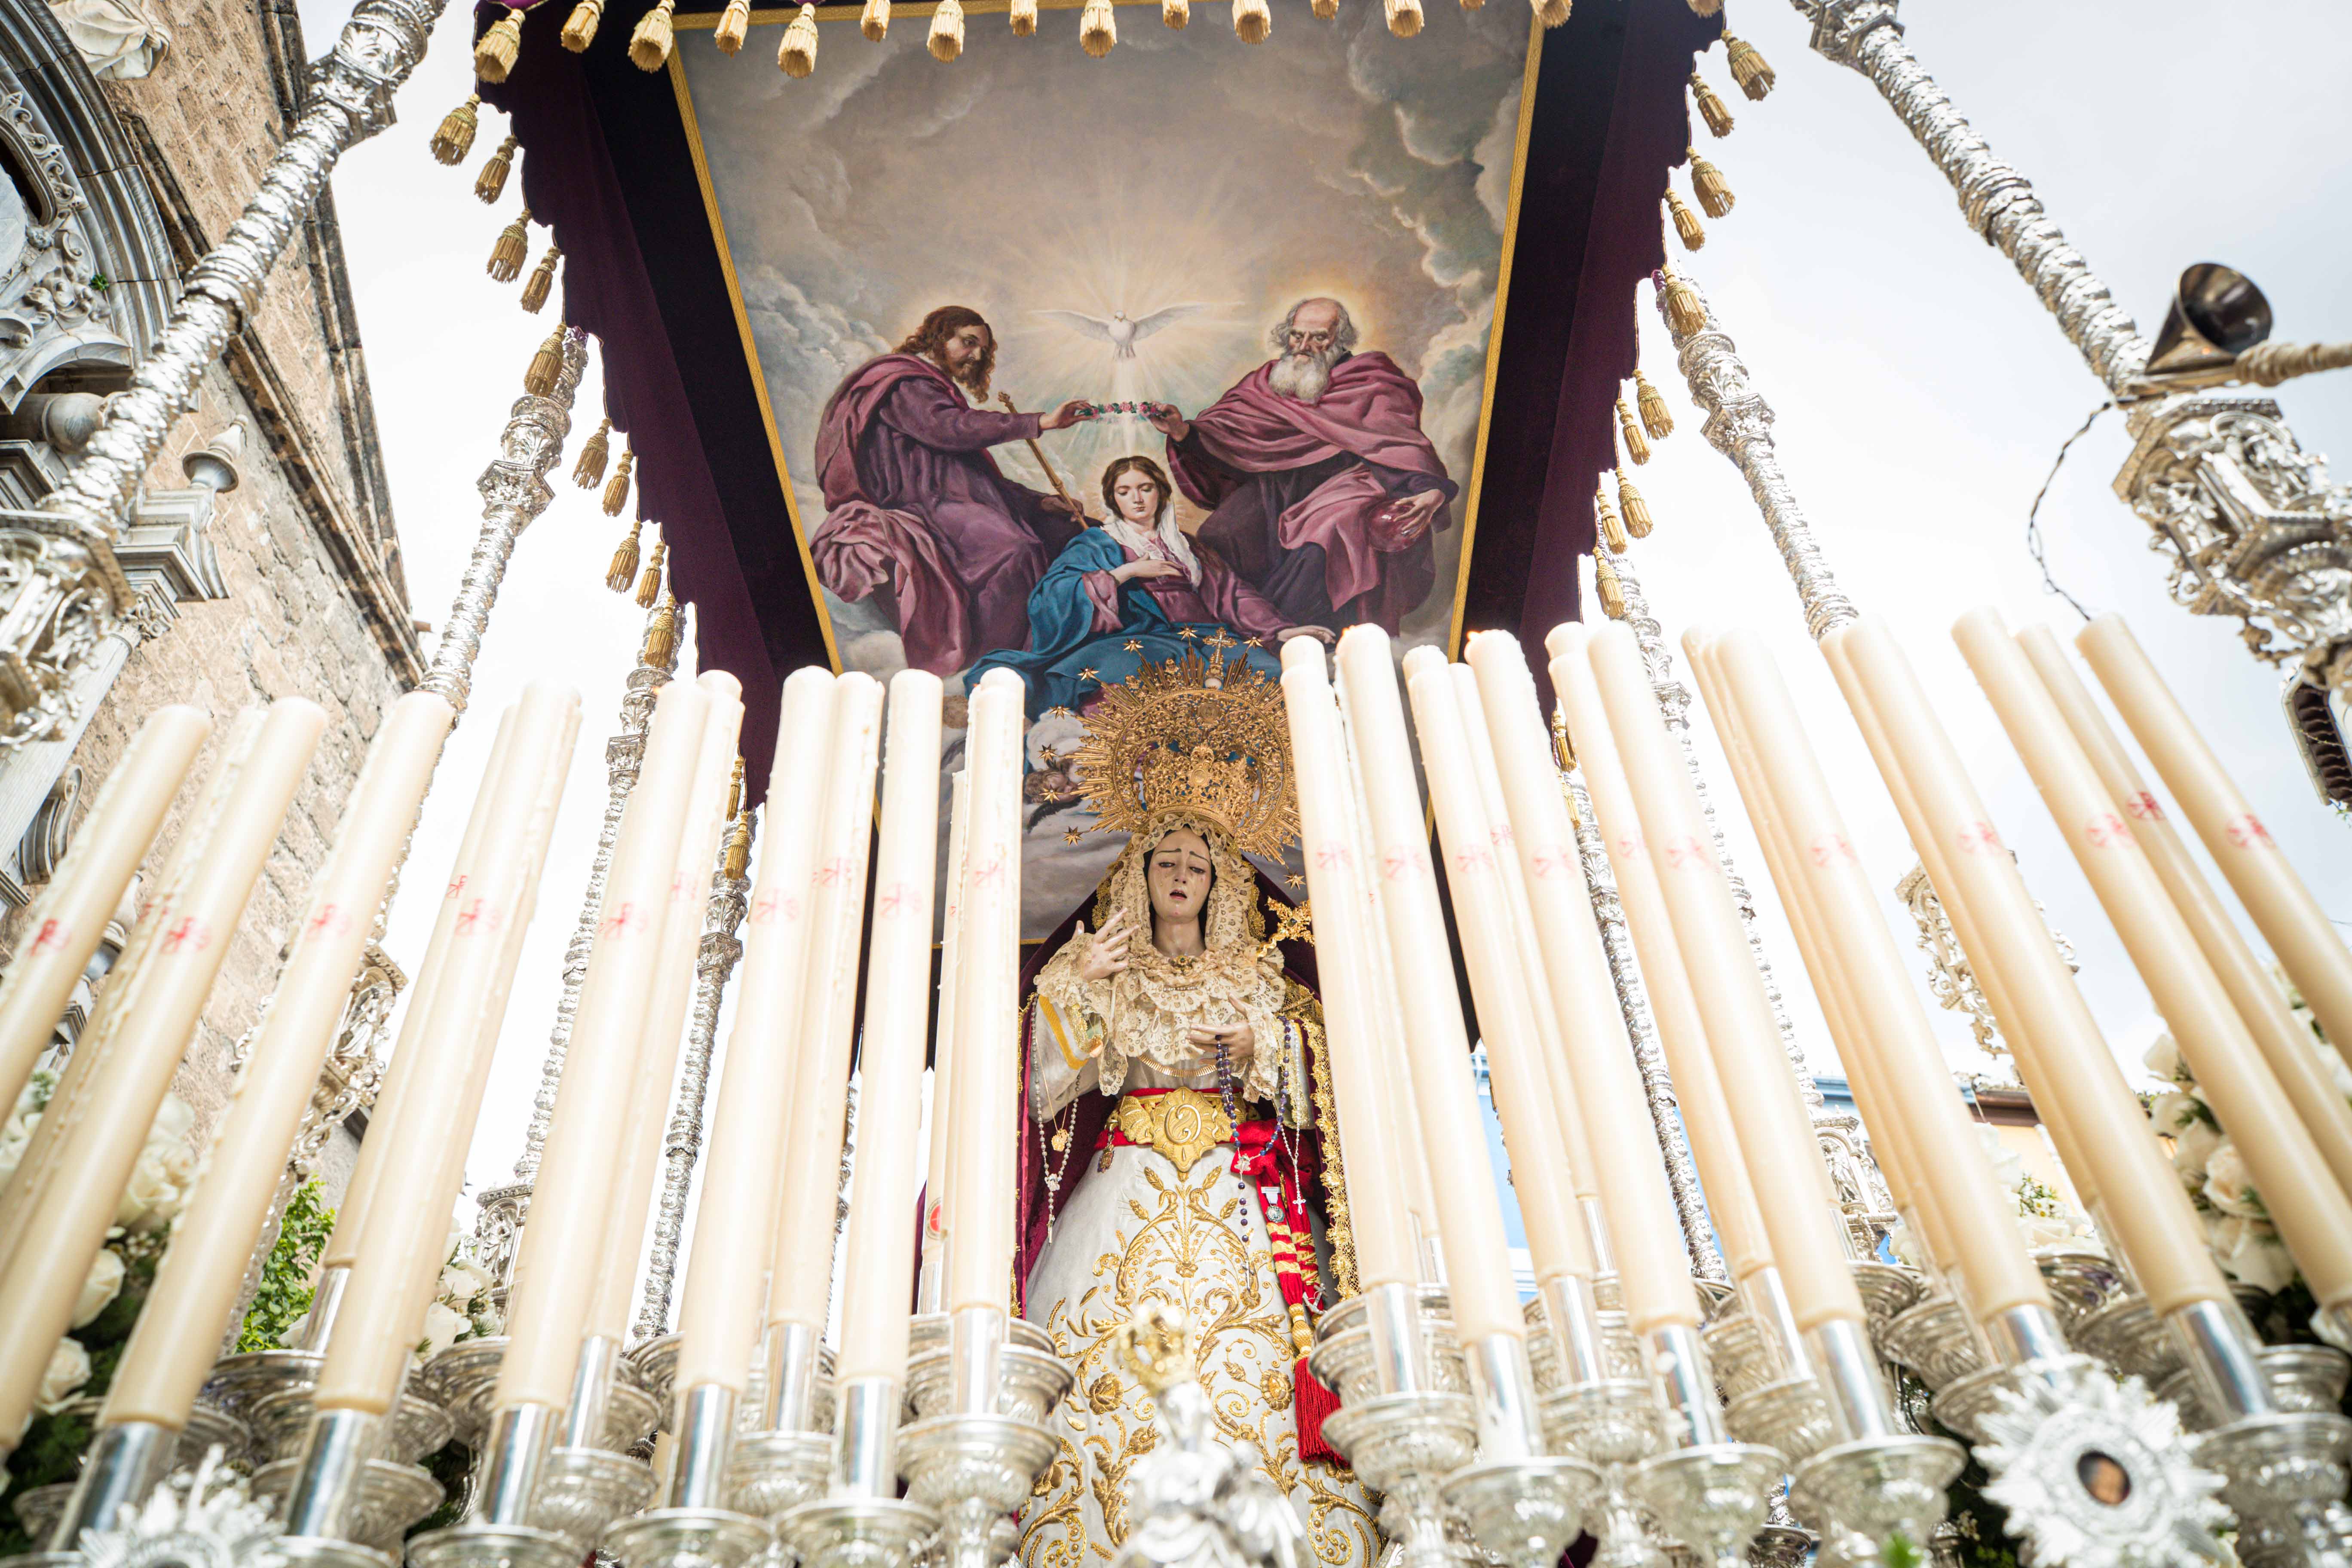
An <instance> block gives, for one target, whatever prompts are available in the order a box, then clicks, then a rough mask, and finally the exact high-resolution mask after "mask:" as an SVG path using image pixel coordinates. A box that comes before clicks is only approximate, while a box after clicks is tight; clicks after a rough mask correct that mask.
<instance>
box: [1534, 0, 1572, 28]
mask: <svg viewBox="0 0 2352 1568" xmlns="http://www.w3.org/2000/svg"><path fill="white" fill-rule="evenodd" d="M1535 7H1536V20H1537V21H1538V22H1541V23H1542V24H1543V25H1544V26H1547V27H1557V26H1559V25H1560V24H1561V23H1562V22H1565V21H1567V20H1568V0H1535Z"/></svg>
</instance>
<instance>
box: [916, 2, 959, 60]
mask: <svg viewBox="0 0 2352 1568" xmlns="http://www.w3.org/2000/svg"><path fill="white" fill-rule="evenodd" d="M923 47H925V48H928V49H929V50H930V51H931V58H933V59H935V60H938V61H940V62H941V63H942V64H944V63H945V62H947V61H949V60H952V59H954V58H956V57H957V56H958V55H960V54H961V53H963V0H940V8H939V9H938V10H936V11H934V12H932V13H931V36H930V37H929V38H927V39H925V40H924V44H923Z"/></svg>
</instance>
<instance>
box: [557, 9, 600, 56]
mask: <svg viewBox="0 0 2352 1568" xmlns="http://www.w3.org/2000/svg"><path fill="white" fill-rule="evenodd" d="M603 20H604V0H580V4H578V5H574V6H573V7H572V15H570V16H566V17H565V18H564V19H563V31H562V34H560V35H559V36H558V41H559V42H560V43H562V46H563V47H565V48H567V49H570V50H571V51H572V53H573V54H575V55H577V54H583V53H585V52H586V51H587V48H588V46H589V45H591V44H593V43H594V42H595V41H596V24H598V23H599V22H602V21H603Z"/></svg>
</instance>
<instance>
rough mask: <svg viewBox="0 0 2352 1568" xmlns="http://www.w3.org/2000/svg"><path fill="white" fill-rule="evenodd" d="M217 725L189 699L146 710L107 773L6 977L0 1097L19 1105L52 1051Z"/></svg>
mask: <svg viewBox="0 0 2352 1568" xmlns="http://www.w3.org/2000/svg"><path fill="white" fill-rule="evenodd" d="M212 731H213V721H211V720H210V719H208V718H206V717H205V715H204V713H203V711H202V710H199V709H194V708H190V707H187V706H185V705H184V704H176V703H175V704H173V706H171V707H168V708H159V709H157V710H155V711H154V712H152V713H151V714H149V715H148V717H147V721H146V722H145V723H143V724H142V725H140V726H139V733H138V734H137V735H136V736H134V737H132V739H131V744H130V745H129V746H128V747H126V748H124V750H123V752H122V756H121V760H120V761H118V762H117V763H115V764H114V769H113V771H112V772H111V773H108V774H107V775H106V784H105V786H104V787H103V788H101V789H100V791H99V794H98V803H97V804H96V805H92V806H91V807H90V808H89V816H86V817H84V818H83V819H82V824H81V826H80V828H79V830H78V831H77V832H76V833H75V834H74V837H73V847H71V848H69V849H68V850H67V851H66V858H65V862H64V864H62V865H60V866H59V867H58V868H57V871H56V873H55V875H53V876H51V877H50V879H49V883H48V886H47V887H46V888H43V889H41V892H40V896H39V897H38V898H37V899H35V900H33V908H32V912H31V913H30V914H28V915H26V917H25V931H26V935H25V936H24V938H23V939H22V940H20V941H19V942H18V943H17V946H16V955H15V956H14V957H13V958H11V959H10V960H9V961H8V972H7V974H6V976H5V978H0V1103H5V1104H7V1105H11V1106H13V1105H15V1104H16V1097H17V1096H18V1095H19V1094H22V1093H23V1092H24V1089H25V1080H26V1079H28V1078H30V1077H32V1074H33V1064H34V1063H35V1062H37V1061H38V1060H40V1058H41V1053H42V1052H43V1051H45V1050H47V1049H48V1047H49V1041H50V1039H51V1037H53V1036H54V1035H55V1033H56V1030H57V1026H58V1016H60V1015H62V1014H63V1013H64V1012H65V1010H66V1003H67V1001H68V998H70V997H71V996H72V995H73V988H74V985H75V984H76V983H77V982H79V980H80V979H81V974H82V971H83V970H84V969H87V968H88V967H89V961H90V956H91V954H93V953H95V952H97V951H98V943H99V939H100V938H101V937H103V936H104V935H105V934H106V922H107V921H110V920H111V919H112V918H113V916H114V911H115V909H116V907H117V906H119V905H120V904H121V902H122V894H123V890H124V889H127V888H129V887H130V886H131V876H132V874H133V873H135V872H136V871H137V870H138V869H139V863H140V862H141V861H142V860H144V859H145V858H147V850H148V847H149V846H150V845H152V843H154V841H155V833H156V830H157V829H158V828H160V827H162V826H163V814H164V812H166V811H168V810H170V809H171V805H172V797H173V795H177V794H178V793H179V791H180V784H181V781H182V780H184V779H185V778H186V777H187V776H188V768H189V766H190V764H192V763H194V761H195V760H196V752H197V749H198V748H199V747H201V746H202V745H203V744H204V743H205V736H207V735H209V734H211V733H212Z"/></svg>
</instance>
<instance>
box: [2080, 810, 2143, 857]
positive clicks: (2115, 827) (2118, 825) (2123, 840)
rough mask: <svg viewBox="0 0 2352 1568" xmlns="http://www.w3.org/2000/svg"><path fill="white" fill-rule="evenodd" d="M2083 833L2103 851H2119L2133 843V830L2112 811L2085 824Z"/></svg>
mask: <svg viewBox="0 0 2352 1568" xmlns="http://www.w3.org/2000/svg"><path fill="white" fill-rule="evenodd" d="M2083 832H2084V836H2085V837H2088V838H2089V839H2090V841H2091V842H2092V843H2093V844H2095V845H2097V846H2098V847H2100V848H2102V849H2119V848H2121V847H2124V846H2125V845H2126V844H2129V843H2130V842H2131V829H2130V828H2128V827H2126V826H2124V819H2123V818H2122V817H2120V816H2116V814H2115V813H2114V812H2112V811H2103V812H2101V813H2099V815H2098V816H2095V817H2093V818H2091V820H2090V821H2088V822H2086V823H2084V825H2083Z"/></svg>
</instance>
